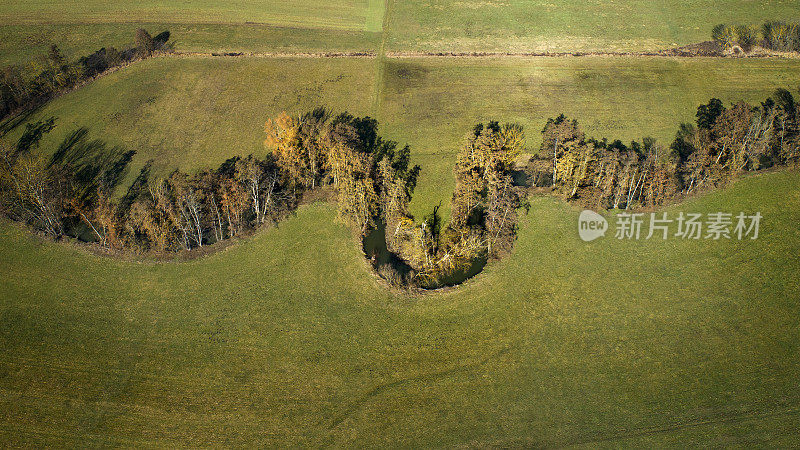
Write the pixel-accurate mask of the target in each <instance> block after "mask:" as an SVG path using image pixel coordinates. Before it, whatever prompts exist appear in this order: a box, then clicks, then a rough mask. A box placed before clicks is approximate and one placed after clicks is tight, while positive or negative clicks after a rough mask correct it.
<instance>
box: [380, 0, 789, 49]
mask: <svg viewBox="0 0 800 450" xmlns="http://www.w3.org/2000/svg"><path fill="white" fill-rule="evenodd" d="M388 11H389V14H390V15H389V22H388V23H389V26H388V28H387V30H386V32H387V34H388V48H389V49H391V50H394V51H458V52H462V51H501V52H506V51H517V52H529V51H536V52H543V51H550V52H572V51H640V50H657V49H663V48H668V47H671V46H675V45H686V44H691V43H695V42H702V41H706V40H709V39H710V34H711V27H713V26H714V25H715V24H718V23H743V24H747V25H760V24H761V23H762V22H763V21H764V20H767V19H781V20H787V21H788V20H794V19H795V18H796V17H797V16H798V15H800V4H798V3H797V2H791V1H786V0H769V1H759V2H755V1H748V0H722V1H720V0H690V1H686V0H659V1H650V0H616V1H614V0H588V1H587V0H565V1H558V2H553V1H549V0H519V1H507V0H496V1H487V0H458V1H454V0H434V1H429V0H409V1H391V0H390V6H389V8H388Z"/></svg>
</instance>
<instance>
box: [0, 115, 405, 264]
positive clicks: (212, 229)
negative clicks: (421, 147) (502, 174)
mask: <svg viewBox="0 0 800 450" xmlns="http://www.w3.org/2000/svg"><path fill="white" fill-rule="evenodd" d="M377 126H378V123H377V121H375V120H374V119H371V118H369V117H365V118H358V117H354V116H352V115H350V114H347V113H343V114H339V115H337V116H335V117H334V116H331V114H330V113H329V112H328V111H327V110H325V109H323V108H318V109H315V110H314V111H311V112H309V113H307V114H304V115H302V116H298V117H291V116H289V115H288V114H285V113H283V114H281V115H280V116H279V117H277V118H275V119H274V120H269V121H267V123H266V134H267V138H266V141H265V144H266V146H267V149H268V151H267V153H266V155H265V156H264V157H263V158H259V157H257V156H253V155H250V156H247V157H245V158H241V157H234V158H230V159H228V160H226V161H225V162H223V163H222V164H221V165H220V166H219V167H218V168H216V169H213V170H202V171H200V172H198V173H195V174H187V173H184V172H181V171H179V170H174V171H173V172H172V173H170V174H169V175H168V176H166V177H156V176H154V168H153V163H152V161H150V162H148V163H146V164H145V165H144V166H143V167H142V169H141V170H140V171H139V173H138V175H137V176H136V177H135V180H134V181H133V183H132V184H131V185H130V186H129V187H128V188H127V190H126V192H125V193H124V194H123V195H121V196H115V195H114V191H115V188H116V187H117V186H118V185H119V183H120V182H121V181H122V180H123V178H124V177H125V174H126V173H127V170H128V166H129V163H130V161H131V160H132V158H133V155H134V152H132V151H128V152H126V151H124V150H122V149H121V148H117V147H115V148H107V146H106V145H105V144H104V143H103V142H101V141H99V140H94V141H89V140H88V138H87V134H88V131H87V130H86V129H79V130H77V131H75V132H74V133H72V134H71V135H70V136H69V137H68V138H67V139H65V141H64V142H63V143H62V144H61V145H60V146H59V147H58V148H57V149H56V150H55V152H54V153H53V154H52V156H46V155H47V152H44V151H41V150H40V149H39V148H38V147H39V143H40V141H41V138H42V136H43V135H44V134H46V133H47V132H49V131H51V130H52V129H53V127H54V121H53V119H50V120H47V121H42V122H37V123H35V124H28V125H27V128H26V130H25V132H24V133H23V135H22V137H21V138H20V140H19V141H18V143H17V144H16V146H7V145H6V146H3V147H1V148H0V158H1V159H2V164H1V165H0V192H1V193H2V196H0V198H2V203H0V207H2V209H3V211H4V212H5V213H6V214H7V215H8V216H9V217H11V218H13V219H16V220H19V221H23V222H25V223H27V224H29V225H31V226H32V227H34V228H35V229H36V230H38V231H41V232H42V233H44V234H46V235H48V236H50V237H53V238H60V237H61V236H64V235H67V234H69V235H73V236H76V235H78V232H79V231H80V230H81V229H83V230H88V231H90V233H91V235H92V239H91V240H92V241H94V242H96V243H97V244H98V245H100V246H102V247H103V248H106V249H113V250H129V251H136V252H154V253H165V252H177V251H181V250H190V249H194V248H199V247H203V246H204V245H208V244H211V243H215V242H219V241H222V240H224V239H229V238H231V237H235V236H238V235H241V234H242V233H245V232H247V231H249V230H252V229H255V228H257V227H259V226H261V225H262V224H265V223H270V222H276V221H278V220H280V219H282V218H283V217H285V216H286V215H287V214H289V213H290V212H291V211H293V210H294V208H295V207H296V206H297V204H298V202H299V200H300V198H301V197H302V195H303V193H304V192H306V191H308V190H310V189H314V188H315V187H318V186H320V185H331V186H332V187H333V188H334V189H335V190H336V192H337V196H338V200H339V201H338V210H339V217H340V218H342V219H343V220H344V221H345V222H347V223H349V224H352V225H353V226H354V227H355V228H356V229H358V230H360V231H361V232H365V230H367V229H368V228H369V227H371V226H373V225H374V223H376V221H379V220H384V219H382V217H383V216H384V215H386V214H405V209H406V206H407V204H408V202H409V200H410V199H411V195H412V192H413V189H414V187H415V185H416V177H417V174H418V173H419V167H416V166H415V167H410V165H409V163H410V149H409V148H408V147H407V146H406V147H403V148H398V146H397V144H396V143H395V142H392V141H387V140H384V139H383V138H381V137H380V136H378V134H377Z"/></svg>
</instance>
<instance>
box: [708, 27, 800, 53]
mask: <svg viewBox="0 0 800 450" xmlns="http://www.w3.org/2000/svg"><path fill="white" fill-rule="evenodd" d="M711 38H712V39H713V40H714V42H716V43H717V44H719V45H720V47H722V48H724V49H725V50H733V49H735V48H736V47H738V48H740V49H741V50H742V51H745V52H749V51H750V50H751V49H752V48H753V47H754V46H756V45H758V46H760V47H762V48H766V49H769V50H775V51H781V52H800V24H798V23H791V22H785V21H775V20H772V21H766V22H764V24H762V25H761V28H760V29H759V28H757V27H751V26H747V25H726V24H719V25H716V26H714V28H713V29H712V30H711Z"/></svg>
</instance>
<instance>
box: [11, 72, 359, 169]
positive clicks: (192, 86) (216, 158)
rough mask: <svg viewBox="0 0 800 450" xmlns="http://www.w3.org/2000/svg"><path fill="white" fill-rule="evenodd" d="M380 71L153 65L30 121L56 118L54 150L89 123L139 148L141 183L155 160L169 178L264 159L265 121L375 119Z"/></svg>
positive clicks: (107, 80)
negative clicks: (329, 111)
mask: <svg viewBox="0 0 800 450" xmlns="http://www.w3.org/2000/svg"><path fill="white" fill-rule="evenodd" d="M372 69H373V63H372V62H371V61H370V60H367V59H308V58H305V59H303V58H301V59H275V60H269V59H261V58H236V59H230V58H186V59H184V58H154V59H149V60H146V61H143V62H141V63H137V64H134V65H132V66H131V67H128V68H126V69H125V70H123V71H120V72H117V73H114V74H111V75H109V76H106V77H102V78H100V79H98V80H96V81H95V82H93V83H91V84H89V85H87V86H85V87H84V88H82V89H79V90H77V91H75V92H73V93H70V94H69V95H66V96H63V97H60V98H58V99H56V100H54V101H52V102H51V103H50V104H48V105H47V107H46V108H43V109H42V110H40V111H38V112H37V113H36V114H34V116H33V117H31V118H30V119H29V120H31V121H33V120H37V119H44V118H47V117H51V116H53V117H56V118H57V128H56V130H55V131H53V132H52V133H50V134H49V135H48V136H46V137H45V139H44V140H43V142H42V147H43V148H45V149H54V148H55V147H56V146H57V145H58V143H59V142H60V141H61V140H63V139H64V137H66V136H67V135H68V134H69V133H70V132H71V131H73V130H74V129H76V128H78V127H81V126H85V127H87V128H89V130H90V131H91V135H92V136H93V137H97V138H101V139H104V140H107V141H108V142H109V144H111V145H122V146H124V147H126V148H128V149H133V150H136V151H137V155H136V157H135V158H134V161H133V164H132V169H133V170H132V171H131V173H130V174H129V181H132V179H133V177H134V176H135V175H136V172H137V171H138V168H139V167H141V166H142V165H143V164H144V163H145V161H147V160H149V159H153V160H154V161H155V167H156V169H157V173H156V175H165V174H166V173H167V172H168V171H171V170H172V169H175V168H180V169H182V170H185V171H193V170H199V169H202V168H210V167H217V166H218V165H219V164H221V163H222V162H223V161H224V160H225V159H227V158H230V157H232V156H236V155H239V156H247V155H248V154H251V153H252V154H255V155H262V156H263V155H264V154H265V153H266V151H267V150H266V149H265V147H264V144H263V141H264V138H265V135H264V128H263V127H264V123H265V122H266V120H267V119H268V118H272V117H275V116H277V115H278V114H279V113H280V112H281V111H283V110H286V111H289V112H291V113H294V114H299V113H302V112H305V111H308V110H311V109H312V108H314V107H316V106H318V105H323V104H324V105H328V106H329V107H331V108H335V109H336V111H337V112H341V111H344V110H345V109H347V110H349V111H350V112H352V113H353V114H360V115H367V114H369V107H370V104H371V103H370V90H371V88H372V85H373V81H372V78H371V74H372ZM22 129H23V127H18V128H17V129H16V130H15V131H14V132H12V133H10V134H9V136H8V137H7V139H9V140H13V139H16V138H17V137H18V136H19V135H21V133H22Z"/></svg>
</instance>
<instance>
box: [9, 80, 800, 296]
mask: <svg viewBox="0 0 800 450" xmlns="http://www.w3.org/2000/svg"><path fill="white" fill-rule="evenodd" d="M799 114H800V110H798V105H797V104H796V103H795V101H794V97H793V95H792V94H791V93H790V92H788V91H787V90H784V89H779V90H777V91H776V92H775V93H774V94H773V95H772V96H771V97H770V98H768V99H767V100H766V101H764V102H762V103H761V104H760V105H758V106H752V105H748V104H746V103H743V102H740V103H736V104H733V105H730V106H729V107H725V106H724V105H723V103H722V102H721V101H720V100H718V99H711V100H710V101H709V102H708V103H707V104H704V105H700V106H699V107H698V109H697V113H696V123H695V124H682V125H681V126H680V128H679V131H678V133H677V135H676V138H675V140H674V141H673V142H672V144H671V145H670V146H669V147H666V148H665V147H663V146H662V145H660V144H658V143H657V142H656V141H655V140H654V139H652V138H645V139H642V140H641V142H639V141H634V142H631V143H630V144H629V145H625V144H623V143H622V142H621V141H619V140H616V141H613V142H609V141H608V140H607V139H602V140H598V139H595V138H587V137H586V135H585V134H584V133H583V132H582V131H581V129H580V127H579V125H578V122H577V121H575V120H570V119H568V118H567V117H566V116H564V115H560V116H558V117H556V118H553V119H549V120H548V121H547V123H546V125H545V127H544V128H543V130H542V144H541V147H540V152H539V154H538V155H536V156H535V157H534V158H532V159H531V160H530V161H529V162H528V164H527V165H526V166H525V167H524V169H523V170H518V169H517V167H516V161H517V160H518V159H519V156H520V154H521V153H522V152H523V150H524V145H525V135H524V130H523V128H522V126H520V125H518V124H511V123H509V124H503V125H501V124H500V123H499V122H495V121H492V122H488V123H486V124H478V125H476V126H475V127H474V128H473V129H472V130H471V131H470V132H469V133H468V135H467V136H466V138H465V139H464V144H463V145H462V146H461V148H460V150H459V152H458V155H457V157H456V161H455V167H454V175H455V181H456V183H455V190H454V192H453V195H452V199H451V206H452V208H451V210H452V212H451V215H450V218H449V221H448V222H447V223H445V222H444V220H443V219H442V217H441V214H440V213H439V209H440V206H436V207H434V209H433V211H432V212H431V213H430V214H429V215H427V216H425V217H423V218H422V219H421V220H419V221H417V220H415V218H414V217H413V216H412V215H410V214H409V212H408V205H409V203H410V201H411V199H412V196H413V192H414V189H415V187H416V183H417V178H418V175H419V172H420V168H419V166H412V165H411V151H410V148H409V147H408V146H404V147H400V146H398V144H397V143H396V142H394V141H389V140H385V139H383V138H382V137H381V136H379V134H378V123H377V121H376V120H374V119H372V118H369V117H363V118H362V117H355V116H352V115H350V114H348V113H341V114H338V115H333V114H331V112H330V111H328V110H326V109H324V108H317V109H314V110H313V111H309V112H307V113H305V114H302V115H297V116H292V115H289V114H286V113H282V114H280V115H278V116H277V117H275V118H273V119H270V120H267V121H266V123H265V126H264V131H265V135H266V136H265V142H264V143H265V147H266V151H265V154H264V156H263V157H258V156H254V155H250V156H247V157H244V158H242V157H234V158H230V159H228V160H226V161H225V162H223V163H222V164H221V165H220V166H219V167H217V168H215V169H208V170H202V171H200V172H197V173H194V174H188V173H184V172H181V171H179V170H174V171H173V172H171V173H170V174H169V175H167V176H156V174H155V172H156V171H155V170H154V167H153V163H152V162H148V163H146V164H145V165H144V166H143V167H142V168H141V170H140V171H139V173H138V175H137V176H136V177H135V179H134V181H133V183H131V184H130V186H129V187H128V188H127V189H126V190H125V192H124V193H121V195H115V190H116V188H117V187H118V186H119V185H120V183H121V181H122V180H123V179H124V178H125V177H126V174H127V172H128V167H129V165H130V162H131V160H132V158H133V156H134V152H132V151H125V150H124V149H122V148H119V147H113V148H109V147H108V146H107V145H105V143H103V142H102V141H99V140H89V139H88V137H87V136H88V131H87V130H86V129H79V130H76V131H75V132H73V133H72V134H70V135H69V136H68V137H67V138H66V139H65V140H64V142H62V143H61V145H59V146H58V148H56V149H55V150H54V151H49V152H45V151H42V150H41V149H40V148H39V144H40V142H41V139H42V136H44V135H45V134H46V133H48V132H50V131H51V130H52V129H53V127H54V126H55V123H54V120H53V119H49V120H46V121H40V122H36V123H32V124H28V125H26V129H25V131H24V133H23V134H22V136H21V138H20V139H19V141H18V142H17V143H16V145H14V146H8V145H5V146H2V147H0V194H2V195H0V199H1V201H0V208H2V210H3V212H4V213H5V214H6V215H8V216H9V217H11V218H13V219H16V220H19V221H23V222H25V223H27V224H29V225H31V226H32V227H34V228H35V229H37V230H39V231H41V232H42V233H44V234H46V235H48V236H51V237H53V238H59V237H61V236H63V235H65V234H68V235H72V236H76V235H78V233H79V232H82V233H83V234H84V235H86V234H88V235H89V236H90V237H89V238H85V237H84V240H91V241H94V242H96V243H97V245H99V246H102V247H103V248H106V249H112V250H120V251H135V252H151V253H169V252H179V251H183V250H190V249H194V248H199V247H203V246H205V245H209V244H213V243H215V242H219V241H223V240H225V239H230V238H232V237H236V236H240V235H242V234H245V233H247V232H249V231H251V230H254V229H256V228H258V227H259V226H261V225H263V224H265V223H275V222H277V221H279V220H281V219H283V218H284V217H286V216H287V215H288V214H291V213H292V211H294V210H295V208H296V207H297V205H298V204H299V202H300V200H301V199H302V197H303V195H304V194H305V193H307V192H310V191H313V190H315V189H319V188H325V189H331V190H332V191H333V192H334V193H335V196H336V200H337V211H338V217H339V219H340V220H342V221H343V222H345V223H347V224H349V225H350V226H351V227H352V228H353V229H354V230H355V231H356V232H358V233H359V234H360V235H361V236H362V237H363V236H366V235H367V234H368V233H370V231H371V230H374V229H377V228H381V227H383V228H384V229H385V240H386V247H387V249H388V251H390V252H391V253H392V255H394V256H395V257H396V260H397V261H398V262H399V264H397V265H394V266H393V265H384V266H379V265H377V264H376V269H377V270H378V272H379V273H380V274H381V276H383V277H384V278H386V279H387V280H388V281H389V282H390V283H392V284H397V285H401V286H405V287H408V286H419V287H424V288H436V287H439V286H442V285H446V284H448V281H447V280H452V279H453V277H454V275H455V274H463V273H467V271H468V270H469V269H470V268H472V267H475V265H476V264H478V263H481V262H484V263H485V261H486V260H488V259H490V258H498V257H500V256H502V255H503V254H505V253H507V252H509V251H510V250H511V248H512V246H513V243H514V239H515V235H516V227H517V221H518V217H519V216H518V215H519V213H520V211H522V209H523V208H524V207H526V206H527V201H526V199H525V195H526V190H527V187H528V183H530V184H532V185H533V186H537V187H550V188H551V189H553V190H554V191H555V192H557V193H559V194H560V195H562V196H563V197H564V198H565V199H567V200H570V201H575V202H580V203H582V204H584V205H585V206H587V207H593V208H618V209H630V208H637V207H653V206H658V205H663V204H664V203H666V202H667V201H670V200H671V199H674V198H677V197H679V196H681V195H685V194H688V193H692V192H696V191H699V190H704V189H709V188H713V187H717V186H721V185H724V184H725V183H727V182H728V181H730V180H732V179H734V178H736V177H737V176H739V175H741V174H742V173H745V172H748V171H754V170H760V169H763V168H768V167H773V166H776V165H783V164H798V163H800V117H798V115H799ZM47 155H49V156H47ZM523 179H527V181H523ZM400 265H402V267H403V270H402V271H399V270H398V269H399V266H400ZM462 279H463V278H462Z"/></svg>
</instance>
